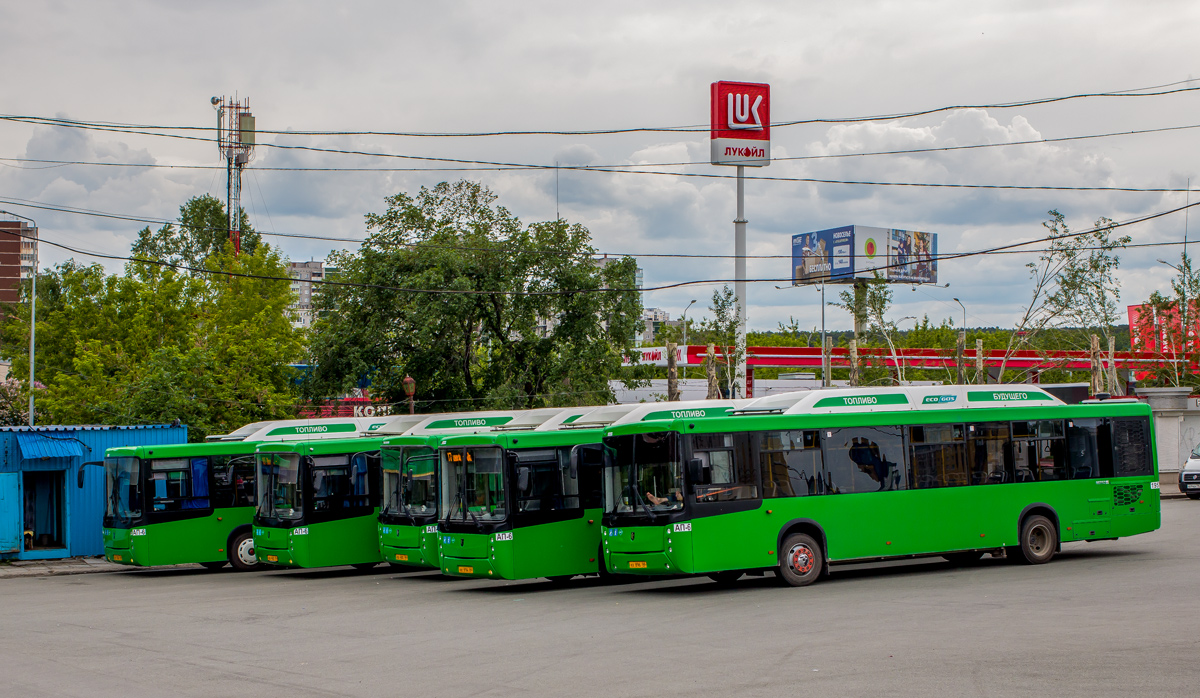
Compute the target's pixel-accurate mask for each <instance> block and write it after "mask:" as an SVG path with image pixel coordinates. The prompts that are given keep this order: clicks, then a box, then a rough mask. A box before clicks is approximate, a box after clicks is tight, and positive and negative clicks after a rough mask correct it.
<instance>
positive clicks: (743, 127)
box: [709, 80, 771, 167]
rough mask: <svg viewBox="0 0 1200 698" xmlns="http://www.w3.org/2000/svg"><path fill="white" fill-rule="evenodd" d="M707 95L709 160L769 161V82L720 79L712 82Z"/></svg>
mask: <svg viewBox="0 0 1200 698" xmlns="http://www.w3.org/2000/svg"><path fill="white" fill-rule="evenodd" d="M710 98H711V102H710V108H711V119H710V122H709V123H710V126H709V128H710V134H709V135H710V139H711V140H710V149H711V155H712V164H714V165H749V166H751V167H763V166H765V165H769V164H771V86H770V85H767V84H765V83H758V82H729V81H724V80H723V81H721V82H714V83H713V84H712V88H711V95H710Z"/></svg>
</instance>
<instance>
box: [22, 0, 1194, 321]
mask: <svg viewBox="0 0 1200 698" xmlns="http://www.w3.org/2000/svg"><path fill="white" fill-rule="evenodd" d="M514 5H515V7H514ZM1198 21H1200V4H1197V3H1195V2H1168V1H1163V2H1153V3H1137V4H1135V3H1128V2H1099V1H1096V0H1088V1H1086V2H1057V3H1045V2H1040V1H1039V2H1007V3H994V2H992V3H961V2H932V1H931V2H891V3H888V2H856V3H816V2H798V3H786V4H785V3H752V2H737V3H710V2H698V1H691V2H678V3H669V2H658V3H644V2H638V3H620V2H610V3H593V4H590V5H584V4H577V3H566V4H564V3H550V2H524V3H519V4H513V3H491V2H476V3H452V2H447V3H397V2H340V3H336V4H334V3H310V2H286V3H284V2H278V3H266V2H264V3H253V2H251V3H247V2H228V3H224V2H207V3H166V2H162V3H154V2H130V1H125V2H120V3H107V2H98V1H92V2H79V3H71V2H44V3H19V4H18V3H6V4H5V5H4V6H3V7H2V8H0V61H2V62H3V65H4V69H3V71H0V84H2V85H3V95H4V100H3V102H4V106H3V107H2V108H0V113H3V114H6V115H26V116H38V117H55V116H59V117H67V118H71V119H82V120H92V121H107V122H117V123H134V124H148V125H156V126H193V127H195V126H201V127H207V126H210V125H211V124H213V123H214V122H215V115H214V112H213V108H212V106H211V105H210V104H209V98H210V97H211V96H213V95H233V94H235V93H236V94H237V95H239V96H242V97H248V98H249V99H250V104H251V108H252V110H253V112H254V114H255V116H256V117H257V123H258V126H259V128H260V129H267V130H279V131H289V130H290V131H350V130H353V131H390V132H395V131H407V132H442V133H445V132H479V131H497V130H556V131H565V130H586V129H611V128H621V129H624V128H634V127H666V126H673V127H677V126H702V127H706V126H707V123H708V95H709V83H711V82H712V81H714V80H721V79H725V80H745V81H753V82H767V83H770V84H771V89H772V102H773V103H772V119H773V120H774V121H776V122H779V121H791V120H803V119H845V118H851V117H862V116H873V115H887V114H898V113H905V112H910V111H921V110H926V109H932V108H937V107H945V106H954V105H995V104H1002V103H1007V102H1016V101H1025V100H1031V99H1038V98H1050V97H1060V96H1066V95H1074V94H1082V93H1095V92H1111V91H1118V90H1131V89H1134V88H1144V87H1150V86H1159V85H1165V84H1168V83H1179V82H1180V81H1186V80H1190V79H1191V78H1192V76H1193V75H1197V76H1200V65H1197V59H1196V58H1195V57H1194V56H1195V50H1194V44H1195V34H1196V29H1197V26H1198ZM1186 87H1200V80H1198V81H1196V82H1193V83H1186V82H1183V83H1180V84H1177V85H1174V86H1173V87H1172V88H1169V89H1178V88H1186ZM1197 105H1200V91H1197V92H1182V93H1176V94H1170V95H1163V96H1152V97H1140V98H1132V97H1128V98H1090V99H1077V100H1071V101H1065V102H1058V103H1052V104H1043V105H1037V106H1026V107H1020V108H996V107H990V108H973V109H961V110H954V111H944V112H938V113H935V114H930V115H927V116H921V117H915V118H906V119H900V120H889V121H876V122H867V123H856V124H845V123H843V124H828V123H826V124H807V125H796V126H789V127H779V128H775V129H773V131H772V155H773V156H774V157H775V158H777V159H778V160H777V161H776V162H774V163H772V164H771V166H770V167H768V168H764V169H762V170H757V171H756V170H751V172H750V174H751V175H756V176H757V175H761V176H770V177H784V178H816V179H834V180H850V181H874V182H896V183H957V184H1001V185H1003V184H1009V185H1039V186H1070V187H1079V186H1083V187H1096V186H1117V187H1128V188H1138V189H1161V188H1167V189H1176V190H1180V191H1174V192H1112V191H1101V192H1097V191H1090V192H1079V191H1012V190H985V189H946V188H941V189H939V188H929V187H911V186H903V187H901V186H889V187H881V186H864V185H853V184H815V183H809V182H794V181H793V182H789V181H749V182H747V185H746V191H747V217H748V219H749V221H750V224H749V250H750V254H752V255H764V256H765V255H786V254H789V253H790V237H791V235H793V234H795V233H801V232H807V231H812V230H820V229H823V228H829V227H834V226H839V225H845V224H851V223H855V224H858V225H870V226H881V227H894V228H903V229H909V230H925V231H932V232H937V233H939V235H940V240H939V246H940V251H941V252H943V253H946V252H954V251H969V250H976V249H980V248H983V247H988V246H992V245H995V244H1000V243H1004V242H1010V241H1017V240H1027V239H1033V238H1036V237H1039V236H1041V235H1042V234H1043V232H1044V231H1043V228H1042V227H1041V222H1042V221H1044V220H1046V218H1047V211H1048V210H1050V209H1058V210H1059V211H1061V212H1062V213H1063V214H1065V215H1066V218H1067V222H1068V224H1069V225H1070V226H1071V227H1072V228H1073V229H1085V228H1087V227H1088V226H1089V225H1090V224H1091V223H1092V222H1093V221H1095V220H1096V219H1097V218H1099V217H1101V216H1107V217H1109V218H1112V219H1114V220H1117V221H1122V220H1126V219H1131V218H1135V217H1138V216H1142V215H1146V214H1150V213H1154V212H1158V211H1163V210H1167V209H1171V208H1175V207H1178V206H1181V205H1183V203H1184V200H1185V196H1186V194H1185V192H1184V191H1182V190H1183V189H1184V187H1185V186H1186V184H1187V181H1188V179H1189V178H1192V179H1193V180H1194V181H1193V183H1192V186H1194V187H1196V188H1200V173H1197V171H1196V170H1197V158H1196V156H1197V154H1198V153H1200V148H1198V146H1200V128H1196V129H1182V130H1174V131H1167V132H1160V133H1153V134H1140V135H1125V136H1118V137H1108V138H1097V139H1088V140H1074V141H1065V142H1055V143H1038V144H1032V145H1014V146H1008V147H995V148H983V149H973V150H965V151H964V150H960V151H957V152H942V153H921V154H909V155H876V156H869V157H853V158H816V159H811V156H820V155H826V156H827V155H836V154H842V153H854V152H876V151H883V150H896V149H910V148H931V147H940V146H961V145H973V144H985V143H1008V142H1013V141H1028V140H1039V139H1055V138H1063V137H1072V136H1082V135H1092V134H1107V133H1116V132H1125V131H1134V130H1144V129H1160V128H1166V127H1181V126H1193V125H1196V124H1200V117H1197V116H1195V115H1194V114H1195V113H1196V112H1197V109H1196V107H1197ZM202 135H207V134H202ZM259 138H260V142H269V143H277V144H281V145H283V144H286V145H310V146H318V147H322V148H333V149H342V150H358V151H368V152H372V153H386V154H392V155H410V156H427V157H444V158H460V159H469V160H487V161H500V162H511V163H528V164H533V165H553V164H554V163H556V162H557V163H560V164H562V165H573V166H581V165H625V166H628V165H636V166H637V169H639V170H661V171H664V172H670V173H684V172H686V173H697V174H717V175H731V174H732V173H733V171H732V169H730V168H719V167H714V166H711V165H708V164H704V163H705V162H706V161H707V159H708V143H707V132H706V131H705V132H699V133H689V132H684V133H663V132H658V133H653V132H651V133H633V134H620V135H589V136H497V137H488V138H428V137H393V136H296V135H286V134H276V135H267V134H262V135H260V137H259ZM787 157H791V158H801V157H809V158H810V159H793V160H782V159H779V158H787ZM0 158H4V159H2V160H0V165H2V166H0V199H4V200H6V201H9V202H13V201H16V200H23V201H27V202H39V203H41V204H48V205H52V206H69V207H76V208H83V209H90V210H95V211H104V212H109V213H116V214H122V215H133V216H145V217H151V218H171V217H173V216H174V215H176V213H177V210H178V207H179V205H180V204H181V203H182V202H183V201H185V200H186V199H188V198H189V197H192V196H196V195H199V194H203V193H212V194H214V195H217V196H220V197H222V198H223V196H224V171H223V169H221V167H220V166H221V160H220V158H219V156H218V153H217V151H216V148H215V146H213V144H211V143H207V142H197V141H188V140H181V139H176V138H162V137H153V136H144V135H136V134H129V133H112V132H106V131H99V130H78V129H66V128H58V127H49V126H33V125H29V124H27V123H20V122H13V121H0ZM31 160H59V161H63V160H69V161H82V162H88V163H120V164H140V165H146V164H154V165H159V166H164V165H172V166H186V167H179V168H167V167H154V168H150V167H109V166H99V165H64V166H51V165H48V164H46V163H36V162H30V161H31ZM660 163H697V164H692V165H674V166H665V167H655V165H656V164H660ZM296 166H299V167H324V168H392V169H394V170H403V168H428V167H431V166H432V164H431V163H429V162H427V161H421V160H413V159H404V158H391V157H363V156H350V155H339V154H331V153H318V152H309V151H296V150H290V151H289V150H279V149H271V148H266V147H260V148H258V150H257V152H256V155H255V159H254V162H253V164H252V166H251V168H250V169H248V170H247V174H246V177H245V179H244V184H243V207H244V208H245V209H246V210H247V211H248V212H249V214H250V217H251V220H252V221H253V223H254V225H255V227H256V228H257V229H259V230H261V231H264V232H281V233H299V234H306V235H322V236H331V237H343V238H351V239H361V238H362V237H364V236H365V231H364V227H363V216H364V214H366V213H368V212H372V211H380V210H382V208H383V198H384V197H385V196H387V195H389V194H393V193H396V192H398V191H407V192H414V191H415V190H416V189H417V188H418V187H420V186H422V185H431V184H434V183H437V182H438V181H442V180H444V179H456V178H459V177H469V178H473V179H478V180H480V181H483V182H484V183H485V184H487V186H489V187H491V188H492V189H493V190H494V191H496V192H497V193H498V194H499V195H500V199H501V202H502V203H503V204H504V205H505V206H507V207H509V208H510V209H511V210H512V211H514V212H515V213H516V214H517V215H518V216H519V217H520V218H521V219H522V220H524V221H526V222H533V221H538V220H547V219H553V218H554V216H555V211H556V207H557V210H558V211H559V212H561V215H562V216H563V217H564V218H566V219H568V220H571V221H575V222H580V223H583V224H584V225H586V226H587V227H588V228H589V229H590V230H591V231H592V235H593V237H594V241H595V246H596V248H597V249H598V250H600V251H602V252H610V253H614V254H623V253H629V254H661V253H672V252H676V253H686V254H711V255H731V254H732V252H733V224H732V220H733V217H734V185H733V182H732V181H731V180H729V179H721V178H712V179H709V178H695V177H681V176H677V175H649V174H613V173H604V172H583V171H578V170H563V171H560V173H559V175H558V178H557V180H558V181H557V186H556V177H555V173H554V172H553V171H545V170H534V171H507V172H495V171H477V172H454V171H450V172H446V171H442V172H436V171H412V170H411V169H409V170H408V171H376V172H364V171H323V172H322V171H279V170H269V169H265V168H271V167H296ZM556 191H557V197H556ZM1193 198H1194V197H1193ZM0 207H3V208H5V209H8V210H12V211H15V212H17V213H22V214H25V215H30V216H33V217H34V218H36V219H37V221H38V223H39V226H40V230H41V235H42V236H43V238H45V239H46V240H52V241H55V242H60V243H63V244H68V245H73V246H76V247H79V248H83V249H86V250H90V251H99V252H104V253H108V254H118V255H120V254H126V253H128V251H129V247H130V244H131V243H132V241H133V240H134V238H135V237H136V231H137V229H138V228H140V227H141V226H140V225H138V224H136V223H131V222H127V221H119V220H112V219H105V218H97V217H91V216H80V215H72V214H64V213H55V212H49V211H45V210H36V209H33V208H25V207H21V206H18V205H14V204H12V203H6V204H0ZM1193 217H1195V216H1193ZM1198 224H1200V221H1198ZM1194 227H1195V226H1194ZM1125 230H1126V231H1127V233H1128V234H1129V235H1131V236H1133V238H1134V242H1135V243H1150V242H1169V241H1179V240H1182V238H1183V235H1184V232H1185V220H1184V216H1183V214H1182V213H1181V214H1176V215H1172V216H1166V217H1162V218H1159V219H1156V220H1154V221H1151V222H1148V223H1143V224H1139V225H1136V226H1130V227H1129V228H1126V229H1125ZM1191 237H1192V238H1193V239H1195V238H1198V237H1200V231H1195V232H1193V234H1192V235H1191ZM268 240H269V241H270V242H271V243H272V244H277V245H279V246H280V247H281V248H282V249H283V251H284V252H285V254H286V255H287V256H288V257H290V258H291V259H293V260H307V259H323V258H324V257H325V256H326V255H327V254H328V253H329V251H330V249H331V248H333V247H352V246H353V244H352V243H345V244H340V243H332V242H328V241H306V240H297V239H295V238H284V237H268ZM1180 251H1181V247H1179V246H1167V247H1151V248H1142V249H1131V250H1128V251H1127V252H1126V253H1125V254H1124V255H1123V263H1122V268H1121V271H1120V278H1121V281H1122V284H1123V300H1125V301H1127V302H1130V303H1132V302H1135V301H1138V300H1141V299H1143V298H1145V297H1146V296H1147V295H1148V294H1149V293H1150V292H1151V291H1153V290H1155V289H1160V290H1163V289H1166V288H1167V285H1168V280H1169V274H1170V273H1171V270H1170V269H1168V268H1167V267H1165V266H1163V265H1161V264H1158V263H1157V262H1156V261H1155V260H1156V258H1159V257H1162V258H1164V259H1166V260H1168V261H1177V260H1178V258H1179V254H1180ZM41 255H42V262H43V266H47V265H52V264H55V263H58V262H61V261H63V260H64V259H66V258H68V257H70V256H76V257H77V258H78V259H80V260H85V261H91V260H90V259H89V258H87V257H84V256H81V255H72V254H71V253H68V252H65V251H63V250H61V249H56V248H53V247H51V246H49V245H43V246H42V251H41ZM1030 259H1031V258H1030V257H1025V256H1017V255H1006V256H989V257H978V258H968V259H963V260H958V261H948V262H945V263H943V264H942V265H941V268H940V273H941V279H940V280H941V281H943V282H949V284H950V287H949V288H933V287H921V288H917V289H915V290H910V287H907V286H900V287H896V290H895V297H896V301H897V306H896V308H895V312H894V316H895V318H897V319H898V318H901V317H906V316H922V315H925V314H928V315H929V316H930V317H931V318H933V319H934V320H935V321H939V320H941V319H942V318H945V317H954V318H956V320H955V322H956V323H960V322H961V317H962V311H961V309H960V308H959V306H958V304H957V303H955V302H954V301H953V300H952V298H953V297H958V298H960V299H961V300H962V302H963V304H964V305H965V306H966V309H967V322H968V324H969V325H971V326H981V325H1007V326H1011V325H1012V324H1013V323H1014V322H1015V321H1016V319H1017V316H1018V315H1019V312H1020V308H1021V307H1022V306H1023V304H1024V303H1026V302H1027V299H1028V296H1029V284H1028V279H1027V274H1026V273H1025V269H1024V267H1023V265H1024V264H1025V263H1026V262H1028V261H1030ZM108 264H109V265H110V269H112V270H114V271H116V270H117V269H119V268H120V263H119V262H116V263H113V262H109V263H108ZM640 264H641V266H642V267H643V268H644V270H645V283H646V285H647V286H648V287H653V286H660V285H664V284H671V283H676V282H681V281H688V280H696V279H713V278H729V277H731V276H732V272H733V262H732V260H731V259H720V258H717V259H694V258H693V259H662V258H651V257H646V258H642V259H641V260H640ZM789 266H790V265H789V262H788V260H787V259H782V258H780V259H769V258H767V259H753V260H750V263H749V274H750V277H751V278H779V277H786V276H788V274H789ZM712 291H713V287H712V286H711V285H710V286H692V287H684V288H678V289H671V290H662V291H653V292H648V293H647V294H646V296H645V304H646V305H647V306H651V307H660V308H664V309H666V310H668V311H670V312H671V313H672V314H675V315H678V313H679V312H680V311H681V310H682V309H683V308H684V306H686V305H687V303H688V301H689V300H691V299H693V298H695V299H699V302H698V303H697V304H696V309H699V310H700V311H701V312H703V308H704V307H705V306H706V304H707V299H708V297H709V296H710V295H711V293H712ZM748 301H749V305H750V310H749V318H750V326H751V328H754V329H774V328H775V327H776V326H777V324H778V323H779V322H780V321H784V320H787V319H788V318H789V317H796V318H798V319H799V320H800V322H801V324H802V326H807V327H813V326H815V325H817V324H818V323H819V322H820V320H819V318H820V305H819V296H818V294H817V292H816V291H815V290H813V289H792V288H787V289H784V290H778V289H776V288H775V282H766V283H755V284H751V286H750V291H749V293H748ZM696 309H693V311H692V312H693V315H694V314H695V313H696ZM911 322H912V321H911V320H907V321H904V322H902V323H901V325H902V326H906V325H908V324H911ZM828 324H829V326H830V327H840V328H845V327H848V326H849V324H850V322H849V318H848V317H845V314H844V313H843V312H842V311H840V310H837V309H831V310H830V311H829V314H828Z"/></svg>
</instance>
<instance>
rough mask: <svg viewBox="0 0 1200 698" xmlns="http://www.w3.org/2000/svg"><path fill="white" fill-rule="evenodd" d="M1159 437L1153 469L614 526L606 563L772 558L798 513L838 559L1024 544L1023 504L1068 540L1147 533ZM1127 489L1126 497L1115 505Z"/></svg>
mask: <svg viewBox="0 0 1200 698" xmlns="http://www.w3.org/2000/svg"><path fill="white" fill-rule="evenodd" d="M978 392H979V394H978V395H977V394H976V392H975V391H973V392H972V393H971V399H972V400H976V401H981V400H997V401H1000V400H1007V401H1012V400H1022V399H1028V400H1030V401H1031V403H1032V402H1034V401H1035V400H1043V399H1044V397H1043V396H1041V395H1040V394H1035V393H1024V392H1023V391H1021V390H1019V389H1014V390H989V391H978ZM1021 395H1025V397H1020V396H1021ZM878 397H880V398H884V397H888V396H887V395H879V396H878ZM838 399H839V400H841V398H838ZM906 403H907V400H906ZM873 404H885V403H883V402H879V403H873ZM838 405H841V403H840V402H839V403H838ZM1131 416H1138V417H1150V409H1149V407H1148V406H1146V405H1144V404H1139V403H1110V404H1103V403H1101V404H1087V405H1070V406H1063V405H1054V406H1049V405H1040V406H1037V405H1034V404H1031V405H1030V406H1029V407H1004V408H973V409H939V410H937V411H932V410H930V411H921V410H911V409H897V410H896V411H875V412H869V413H860V414H813V415H744V416H736V417H730V418H715V419H695V420H691V419H681V420H676V421H673V422H669V423H663V424H662V426H660V427H658V428H659V429H660V430H674V431H677V432H679V433H683V434H694V433H723V432H755V431H772V430H782V429H791V430H796V429H826V428H829V429H834V428H845V427H854V426H879V425H889V426H892V425H899V426H904V425H909V424H937V423H970V422H976V423H978V422H987V421H1006V422H1008V421H1021V420H1036V419H1086V418H1094V417H1131ZM646 430H647V425H645V424H629V425H620V426H616V427H610V428H607V429H605V435H620V434H636V433H644V432H645V431H646ZM1154 439H1155V435H1154V424H1153V420H1150V431H1149V444H1150V452H1151V454H1152V458H1151V465H1152V470H1153V475H1150V476H1138V477H1110V478H1088V479H1079V480H1057V481H1050V482H1020V483H1003V484H989V485H970V486H962V487H942V488H932V489H909V490H901V491H889V492H860V493H852V494H824V495H809V496H804V497H780V498H772V499H761V500H757V504H758V506H757V507H756V508H754V509H751V510H747V511H740V512H736V513H726V514H718V515H713V516H702V515H701V516H693V517H691V518H690V519H689V520H687V521H686V522H682V523H673V524H654V525H644V526H628V527H625V526H622V527H620V528H607V527H605V528H604V529H603V531H602V539H603V541H604V562H605V565H606V568H607V569H608V570H609V571H611V572H614V573H621V574H644V575H663V574H705V573H710V572H719V571H725V570H740V569H764V568H770V567H775V566H777V564H778V560H777V555H778V550H777V547H778V545H779V543H780V538H781V536H782V534H783V533H784V531H786V530H787V528H788V526H789V525H791V524H792V523H798V520H805V521H810V522H813V523H815V524H816V525H817V526H819V527H820V528H821V530H822V531H823V532H824V536H825V539H826V548H827V549H826V550H825V556H826V558H827V559H828V560H829V561H831V562H846V561H853V560H864V561H865V560H874V559H880V558H887V557H903V556H915V555H936V554H939V553H946V552H955V551H962V550H991V549H996V548H1001V547H1006V546H1013V545H1017V543H1018V537H1019V534H1020V532H1019V530H1018V526H1019V524H1020V517H1021V514H1022V513H1023V512H1024V511H1025V509H1026V508H1027V507H1029V506H1031V505H1035V504H1040V505H1046V506H1048V507H1050V508H1051V510H1052V511H1053V512H1054V513H1055V514H1056V516H1057V519H1058V530H1059V537H1060V539H1061V541H1063V542H1066V541H1083V540H1097V539H1103V538H1116V537H1124V536H1130V535H1135V534H1138V533H1147V532H1150V531H1153V530H1156V529H1157V528H1159V526H1160V525H1161V509H1160V499H1159V490H1158V458H1157V452H1156V451H1155V449H1154V443H1155V441H1154ZM1117 488H1122V495H1121V496H1118V495H1117V494H1116V490H1117ZM1131 495H1136V496H1131ZM1118 499H1120V500H1121V502H1122V503H1120V504H1118Z"/></svg>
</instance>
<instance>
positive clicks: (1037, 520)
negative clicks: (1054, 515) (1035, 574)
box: [1020, 514, 1058, 565]
mask: <svg viewBox="0 0 1200 698" xmlns="http://www.w3.org/2000/svg"><path fill="white" fill-rule="evenodd" d="M1020 547H1021V557H1022V558H1024V561H1025V562H1027V563H1029V564H1030V565H1042V564H1045V563H1047V562H1050V558H1052V557H1054V551H1055V549H1056V548H1057V547H1058V529H1057V528H1055V526H1054V522H1053V521H1051V520H1050V519H1048V518H1046V517H1045V516H1042V515H1041V514H1035V515H1033V516H1030V517H1029V518H1027V519H1025V523H1024V524H1022V525H1021V546H1020Z"/></svg>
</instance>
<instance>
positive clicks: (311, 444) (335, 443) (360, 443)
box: [254, 436, 383, 455]
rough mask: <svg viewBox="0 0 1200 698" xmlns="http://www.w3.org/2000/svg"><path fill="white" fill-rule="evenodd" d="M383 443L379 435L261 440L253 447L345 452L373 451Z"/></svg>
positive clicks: (263, 450) (270, 450) (268, 450)
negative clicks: (298, 439)
mask: <svg viewBox="0 0 1200 698" xmlns="http://www.w3.org/2000/svg"><path fill="white" fill-rule="evenodd" d="M382 444H383V437H381V436H360V437H351V438H344V439H311V440H306V441H263V442H259V444H258V446H257V447H256V448H255V449H254V451H255V453H303V454H305V455H309V454H323V453H346V452H347V451H350V450H354V451H373V450H375V449H377V448H379V447H380V446H381V445H382Z"/></svg>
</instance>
